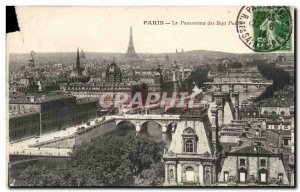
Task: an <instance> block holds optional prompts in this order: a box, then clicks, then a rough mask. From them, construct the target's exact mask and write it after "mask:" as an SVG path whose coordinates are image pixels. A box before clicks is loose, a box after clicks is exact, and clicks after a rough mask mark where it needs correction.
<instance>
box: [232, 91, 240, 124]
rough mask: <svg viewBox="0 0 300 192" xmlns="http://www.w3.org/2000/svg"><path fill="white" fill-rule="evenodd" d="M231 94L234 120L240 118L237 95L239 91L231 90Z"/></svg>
mask: <svg viewBox="0 0 300 192" xmlns="http://www.w3.org/2000/svg"><path fill="white" fill-rule="evenodd" d="M232 95H233V96H234V118H235V119H236V120H239V119H240V115H239V113H240V110H239V103H240V101H239V95H240V93H239V92H233V93H232Z"/></svg>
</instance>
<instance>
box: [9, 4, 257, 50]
mask: <svg viewBox="0 0 300 192" xmlns="http://www.w3.org/2000/svg"><path fill="white" fill-rule="evenodd" d="M239 10H240V7H223V8H221V7H219V8H218V7H194V8H193V7H159V8H158V7H131V8H129V7H18V8H17V16H18V21H19V25H20V28H21V32H20V33H13V34H10V35H8V37H7V42H8V51H9V52H30V51H31V50H34V51H36V52H61V51H65V52H73V51H76V47H80V48H82V49H83V50H84V51H86V52H88V51H93V52H119V53H123V52H126V49H127V46H128V41H129V27H130V26H132V27H133V39H134V45H135V49H136V52H138V53H141V52H143V53H165V52H175V50H176V49H178V50H181V49H184V50H187V51H188V50H200V49H205V50H214V51H225V52H235V53H247V52H252V51H251V50H249V49H248V48H247V47H246V46H245V45H244V44H243V43H242V42H241V41H240V39H239V37H238V34H237V32H236V28H235V25H226V26H219V25H215V26H208V25H205V26H201V25H144V21H157V20H159V21H164V22H172V21H178V22H179V24H180V22H181V21H190V22H206V24H207V22H208V21H213V22H217V21H221V22H225V21H226V22H227V24H228V22H229V21H235V20H236V17H237V14H238V12H239Z"/></svg>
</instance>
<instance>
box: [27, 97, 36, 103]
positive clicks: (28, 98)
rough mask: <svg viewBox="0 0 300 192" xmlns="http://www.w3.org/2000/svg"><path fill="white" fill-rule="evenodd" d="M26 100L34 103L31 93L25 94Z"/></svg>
mask: <svg viewBox="0 0 300 192" xmlns="http://www.w3.org/2000/svg"><path fill="white" fill-rule="evenodd" d="M26 101H29V102H31V103H34V101H35V97H34V96H33V95H30V96H26Z"/></svg>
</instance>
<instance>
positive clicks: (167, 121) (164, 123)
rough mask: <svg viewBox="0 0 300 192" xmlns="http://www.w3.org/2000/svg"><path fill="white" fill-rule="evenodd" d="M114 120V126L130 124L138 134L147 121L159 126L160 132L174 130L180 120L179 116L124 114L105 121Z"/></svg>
mask: <svg viewBox="0 0 300 192" xmlns="http://www.w3.org/2000/svg"><path fill="white" fill-rule="evenodd" d="M110 118H111V119H115V122H116V125H119V124H120V123H121V122H131V123H132V124H134V125H135V129H136V132H137V133H138V132H140V131H141V128H142V126H143V125H144V124H146V123H148V122H149V121H154V122H156V123H158V124H159V125H160V127H161V128H162V132H163V133H165V132H167V131H168V128H169V129H170V128H172V130H173V129H174V128H175V126H176V124H177V122H178V121H179V120H180V115H155V114H147V115H144V114H124V115H113V116H109V117H107V118H106V119H110Z"/></svg>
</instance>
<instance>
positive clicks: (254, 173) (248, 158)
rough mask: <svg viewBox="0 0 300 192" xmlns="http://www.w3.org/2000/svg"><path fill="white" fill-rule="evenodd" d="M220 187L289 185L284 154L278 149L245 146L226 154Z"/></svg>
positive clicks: (253, 145)
mask: <svg viewBox="0 0 300 192" xmlns="http://www.w3.org/2000/svg"><path fill="white" fill-rule="evenodd" d="M222 162H223V163H222V171H221V173H220V176H219V186H223V185H225V186H232V185H234V186H236V185H241V186H243V185H245V186H249V185H253V186H255V185H289V180H288V176H287V173H286V170H285V167H284V163H283V159H282V154H281V153H280V151H279V150H277V149H271V148H267V147H264V146H259V145H255V144H252V145H246V146H245V145H243V146H239V147H236V148H233V149H232V150H231V151H230V152H226V153H225V157H224V159H223V161H222Z"/></svg>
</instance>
